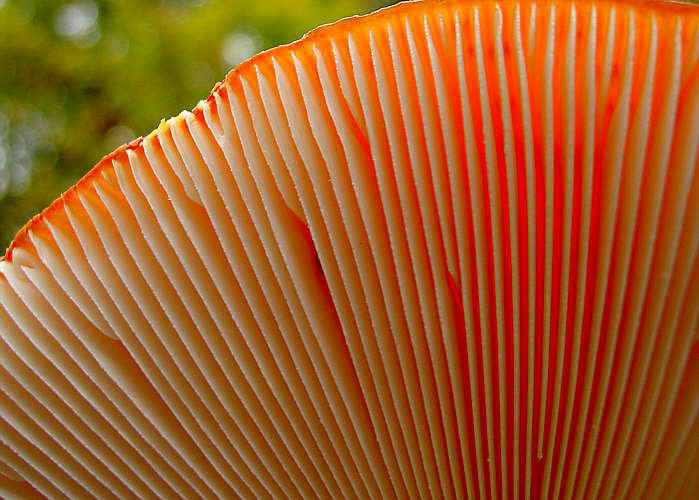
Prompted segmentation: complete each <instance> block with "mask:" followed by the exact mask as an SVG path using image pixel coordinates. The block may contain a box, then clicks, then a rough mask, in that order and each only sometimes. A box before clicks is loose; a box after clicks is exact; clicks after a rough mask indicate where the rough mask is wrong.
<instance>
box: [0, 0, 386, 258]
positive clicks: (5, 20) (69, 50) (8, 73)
mask: <svg viewBox="0 0 699 500" xmlns="http://www.w3.org/2000/svg"><path fill="white" fill-rule="evenodd" d="M391 3H396V2H395V1H391V0H232V1H231V0H229V1H223V0H220V1H219V0H209V1H206V0H153V1H145V0H144V1H135V0H112V1H99V0H77V1H70V2H61V1H55V0H0V255H2V253H4V249H5V248H6V247H7V245H9V242H10V240H11V239H12V237H13V236H14V234H15V233H16V232H17V231H18V230H19V229H20V228H21V227H22V225H24V223H25V222H26V221H27V220H29V219H30V218H31V217H32V216H33V215H35V214H36V213H38V212H39V211H41V210H42V209H43V208H45V207H46V206H48V205H49V204H50V203H51V202H52V201H53V200H54V199H56V198H57V197H58V196H59V195H60V193H62V192H63V191H65V190H66V189H67V188H68V187H70V186H71V185H72V184H73V183H75V182H76V181H77V180H78V179H79V178H80V177H82V175H84V174H85V173H86V172H87V171H88V170H89V169H90V168H91V167H92V166H93V165H94V164H96V163H97V162H98V161H99V160H100V158H102V157H103V156H104V155H106V154H107V153H109V152H110V151H112V150H113V149H115V148H116V147H118V146H119V145H121V144H123V143H125V142H129V141H130V140H132V139H134V138H135V137H138V136H141V135H146V134H148V133H149V132H150V131H152V130H153V129H155V128H156V127H157V125H158V123H159V122H160V120H161V119H162V118H169V117H171V116H175V115H177V114H178V113H179V112H180V111H181V110H183V109H192V108H193V107H194V106H195V105H196V103H197V102H198V101H199V100H200V99H203V98H205V97H206V96H208V94H209V92H210V91H211V89H212V87H213V86H214V84H215V83H216V82H217V81H220V80H222V79H223V77H224V76H225V74H226V73H227V72H228V71H229V70H230V69H231V68H233V67H235V66H236V65H237V64H238V63H239V62H241V61H243V60H245V59H247V58H248V57H250V56H252V55H254V54H256V53H257V52H260V51H262V50H264V49H267V48H270V47H274V46H276V45H279V44H283V43H288V42H291V41H293V40H296V39H298V38H300V37H301V36H302V35H303V34H304V33H306V32H307V31H309V30H310V29H312V28H314V27H316V26H318V25H321V24H326V23H329V22H333V21H336V20H338V19H341V18H343V17H347V16H350V15H354V14H366V13H369V12H371V11H373V10H376V9H377V8H379V7H383V6H386V5H389V4H391Z"/></svg>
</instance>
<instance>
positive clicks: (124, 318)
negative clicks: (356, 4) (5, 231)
mask: <svg viewBox="0 0 699 500" xmlns="http://www.w3.org/2000/svg"><path fill="white" fill-rule="evenodd" d="M698 25H699V8H697V7H695V6H689V5H681V4H661V3H658V2H641V3H638V4H634V3H631V2H623V1H622V2H605V1H602V2H582V1H580V2H569V1H563V0H561V1H553V2H534V3H529V2H514V1H502V2H497V1H495V2H486V1H483V2H480V1H444V2H437V1H428V2H417V3H411V4H403V5H399V6H396V7H393V8H389V9H386V10H383V11H380V12H379V13H376V14H374V15H372V16H368V17H363V18H352V19H349V20H345V21H341V22H339V23H337V24H335V25H331V26H328V27H323V28H320V29H318V30H316V31H314V32H312V33H311V34H310V35H308V36H306V37H305V38H304V39H303V40H301V41H299V42H297V43H294V44H291V45H289V46H285V47H280V48H277V49H273V50H271V51H268V52H265V53H263V54H261V55H259V56H257V57H255V58H253V59H252V60H250V61H248V62H246V63H243V64H242V65H241V66H239V67H238V68H237V69H236V70H234V71H232V72H231V73H230V74H229V75H228V76H227V77H226V79H225V80H224V82H223V83H222V84H220V85H218V86H217V87H216V88H215V89H214V91H213V93H212V95H211V97H209V99H208V100H206V101H204V102H202V103H200V105H199V106H198V107H197V108H196V109H195V110H194V111H193V112H191V113H190V112H185V113H182V114H181V115H179V116H178V117H176V118H173V119H171V120H168V121H165V122H163V123H162V124H161V125H160V126H159V127H158V129H157V130H156V131H155V132H153V133H152V134H150V135H149V136H147V137H145V138H143V139H139V140H138V141H136V142H134V143H132V144H130V145H128V146H125V147H122V148H120V149H119V150H117V151H116V152H114V153H112V154H111V155H109V156H107V157H105V159H103V160H102V162H101V163H100V164H99V165H98V166H97V167H96V168H95V169H93V170H92V171H91V172H90V173H89V174H88V175H87V176H86V177H85V178H83V179H82V180H81V181H79V182H78V184H77V185H76V186H75V187H73V188H71V189H70V190H69V191H68V192H66V193H65V194H64V195H63V196H62V198H61V199H60V200H57V201H56V202H55V203H54V204H53V205H51V207H49V208H48V209H47V210H45V211H44V212H43V213H42V214H40V215H39V216H37V217H35V218H34V219H33V220H32V221H31V222H30V223H29V224H28V225H27V226H26V227H25V228H24V229H23V230H22V231H21V232H20V233H19V234H18V236H17V237H16V238H15V240H14V242H13V243H12V245H11V247H10V248H9V250H8V252H7V254H6V257H5V259H4V260H2V261H0V402H1V405H0V496H5V497H8V498H43V497H47V498H70V499H77V498H100V499H109V498H115V499H129V498H154V499H155V498H187V499H192V498H207V499H217V498H304V499H305V498H421V499H427V498H483V499H485V498H525V499H530V498H545V499H548V498H556V499H557V498H563V499H566V500H568V499H571V498H576V499H577V498H661V497H662V498H696V495H698V494H699V480H698V477H697V473H696V471H697V470H699V438H698V436H699V330H698V326H697V323H698V317H699V173H698V168H697V167H698V166H699V64H698V62H697V60H698V59H699V29H698Z"/></svg>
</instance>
